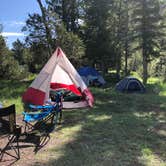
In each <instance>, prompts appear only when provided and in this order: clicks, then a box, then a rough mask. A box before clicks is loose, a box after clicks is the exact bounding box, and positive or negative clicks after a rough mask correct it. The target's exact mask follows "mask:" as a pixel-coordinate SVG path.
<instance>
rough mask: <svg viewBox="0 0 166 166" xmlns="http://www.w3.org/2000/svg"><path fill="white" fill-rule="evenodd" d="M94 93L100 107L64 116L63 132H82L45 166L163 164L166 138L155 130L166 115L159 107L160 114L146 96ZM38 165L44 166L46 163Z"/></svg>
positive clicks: (53, 151)
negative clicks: (76, 127) (73, 128)
mask: <svg viewBox="0 0 166 166" xmlns="http://www.w3.org/2000/svg"><path fill="white" fill-rule="evenodd" d="M96 90H97V89H96ZM94 93H96V104H95V107H94V109H93V110H89V111H88V110H76V111H70V112H65V113H64V114H65V117H64V119H65V122H64V124H63V125H62V128H63V129H65V128H66V129H69V130H70V128H72V127H74V126H79V130H78V131H77V133H75V135H74V136H73V139H71V140H70V141H68V142H66V143H65V144H63V145H61V146H55V147H54V148H53V149H52V152H51V153H52V155H56V154H58V155H59V157H58V158H56V159H54V157H52V158H50V159H49V161H48V162H47V163H44V164H43V165H59V166H61V165H62V166H64V165H72V166H78V165H81V166H82V165H86V166H93V165H95V166H101V165H105V166H107V165H112V166H121V165H123V166H127V165H134V166H137V165H142V166H143V165H147V163H148V162H150V163H153V165H156V166H157V165H160V164H163V162H164V159H165V157H166V156H165V155H166V154H165V149H166V145H165V139H166V137H165V136H164V135H161V134H159V133H157V132H155V130H153V129H154V128H155V126H157V125H158V124H160V122H161V121H162V120H164V117H165V111H163V110H161V109H160V107H159V106H156V107H157V108H159V110H157V112H156V111H154V110H153V104H152V105H149V104H150V101H149V100H150V99H149V100H148V99H147V97H149V96H147V95H146V94H145V95H140V94H139V95H137V94H131V95H126V94H118V93H117V94H115V92H113V91H112V94H111V93H110V91H108V92H103V94H99V93H98V92H95V90H94ZM102 96H104V97H102ZM133 98H134V99H133ZM163 98H164V97H160V96H158V100H157V101H159V100H161V101H164V99H165V98H164V99H163ZM158 104H159V103H158ZM155 109H156V108H155ZM160 113H163V116H162V114H160ZM59 131H61V128H59ZM57 132H58V131H57ZM48 158H49V155H48ZM156 158H157V159H156ZM35 165H42V162H37V163H35Z"/></svg>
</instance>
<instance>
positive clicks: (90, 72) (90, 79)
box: [78, 66, 106, 86]
mask: <svg viewBox="0 0 166 166" xmlns="http://www.w3.org/2000/svg"><path fill="white" fill-rule="evenodd" d="M78 73H79V74H80V76H81V77H82V79H83V80H84V82H85V83H86V85H87V86H89V85H93V83H94V84H95V82H96V84H97V85H99V86H101V85H104V84H105V83H106V82H105V80H104V78H103V77H102V76H101V75H100V74H99V72H98V71H97V70H96V69H94V68H92V67H89V66H86V67H81V68H79V69H78Z"/></svg>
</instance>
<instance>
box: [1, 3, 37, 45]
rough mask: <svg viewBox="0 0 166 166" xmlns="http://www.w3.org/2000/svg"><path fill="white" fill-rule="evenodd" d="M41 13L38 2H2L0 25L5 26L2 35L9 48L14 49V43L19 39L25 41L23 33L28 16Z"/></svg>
mask: <svg viewBox="0 0 166 166" xmlns="http://www.w3.org/2000/svg"><path fill="white" fill-rule="evenodd" d="M32 13H40V9H39V6H38V4H37V1H36V0H0V24H2V25H3V30H2V35H3V36H4V37H5V39H6V42H7V46H8V47H9V48H12V42H14V41H16V40H17V38H18V39H20V40H23V39H24V38H25V34H24V33H23V32H21V29H22V27H23V26H24V25H25V21H26V19H27V18H28V14H32Z"/></svg>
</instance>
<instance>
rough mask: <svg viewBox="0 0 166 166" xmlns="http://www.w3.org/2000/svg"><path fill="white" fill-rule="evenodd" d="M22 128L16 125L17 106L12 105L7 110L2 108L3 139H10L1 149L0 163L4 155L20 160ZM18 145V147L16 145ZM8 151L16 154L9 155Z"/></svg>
mask: <svg viewBox="0 0 166 166" xmlns="http://www.w3.org/2000/svg"><path fill="white" fill-rule="evenodd" d="M20 134H21V127H20V126H18V125H16V111H15V105H14V104H13V105H10V106H8V107H5V108H0V135H1V138H6V137H7V138H8V141H7V143H6V145H5V146H4V147H3V148H2V149H0V161H2V158H3V156H4V154H7V155H8V156H11V157H13V158H15V159H17V160H18V159H20V151H19V137H20ZM14 143H16V146H15V145H14ZM8 150H13V151H14V153H15V154H12V153H9V152H8Z"/></svg>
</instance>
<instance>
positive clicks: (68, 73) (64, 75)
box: [22, 47, 94, 108]
mask: <svg viewBox="0 0 166 166" xmlns="http://www.w3.org/2000/svg"><path fill="white" fill-rule="evenodd" d="M58 89H67V90H70V91H71V92H72V93H74V94H75V95H77V96H81V97H82V100H81V101H79V102H63V107H64V108H79V107H86V106H90V107H92V106H93V102H94V98H93V95H92V94H91V92H90V90H89V89H88V88H87V86H86V84H85V83H84V81H83V80H82V78H81V76H80V75H79V74H78V72H77V71H76V69H75V68H74V67H73V65H72V64H71V63H70V61H69V60H68V58H67V57H66V55H65V53H64V52H63V51H62V49H61V48H60V47H58V48H57V49H56V51H55V52H54V54H53V55H52V56H51V58H50V59H49V60H48V62H47V63H46V65H45V66H44V67H43V69H42V70H41V71H40V73H39V74H38V75H37V77H36V79H35V80H34V81H33V82H32V84H31V85H30V86H29V88H28V89H27V90H26V92H25V93H24V94H23V97H22V100H23V102H25V103H30V104H35V105H44V104H45V102H46V101H47V100H48V99H49V93H50V90H58Z"/></svg>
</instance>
